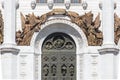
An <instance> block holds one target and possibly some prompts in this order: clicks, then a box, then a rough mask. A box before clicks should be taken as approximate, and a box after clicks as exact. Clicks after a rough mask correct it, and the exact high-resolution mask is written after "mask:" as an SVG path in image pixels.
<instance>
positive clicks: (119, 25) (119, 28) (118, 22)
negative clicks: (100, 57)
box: [114, 13, 120, 44]
mask: <svg viewBox="0 0 120 80" xmlns="http://www.w3.org/2000/svg"><path fill="white" fill-rule="evenodd" d="M114 22H115V23H114V33H115V34H114V35H115V43H116V44H118V41H119V39H120V17H118V16H117V14H116V13H115V14H114Z"/></svg>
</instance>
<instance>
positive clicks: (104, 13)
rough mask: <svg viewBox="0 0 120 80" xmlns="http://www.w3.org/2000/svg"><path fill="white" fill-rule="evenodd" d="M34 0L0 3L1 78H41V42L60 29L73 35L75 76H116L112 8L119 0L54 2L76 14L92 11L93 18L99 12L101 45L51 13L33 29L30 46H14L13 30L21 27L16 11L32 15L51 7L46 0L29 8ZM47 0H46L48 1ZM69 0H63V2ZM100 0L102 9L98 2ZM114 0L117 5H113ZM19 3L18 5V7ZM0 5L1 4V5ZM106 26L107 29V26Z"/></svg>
mask: <svg viewBox="0 0 120 80" xmlns="http://www.w3.org/2000/svg"><path fill="white" fill-rule="evenodd" d="M0 1H1V2H2V0H0ZM32 1H34V0H3V2H2V4H1V5H0V9H1V10H2V14H3V16H4V18H3V19H4V42H3V44H2V45H1V46H0V51H1V58H0V61H1V74H2V79H3V80H4V79H9V80H19V79H21V80H42V79H41V55H42V50H41V47H42V43H43V42H44V40H45V38H46V37H47V36H48V35H49V34H51V33H54V32H63V33H66V34H68V35H69V36H70V37H72V38H73V40H74V42H75V44H76V61H77V64H76V66H77V69H76V70H77V71H76V80H114V79H118V74H119V72H118V70H119V68H118V67H119V49H120V41H119V43H118V45H115V43H114V27H113V26H114V12H116V13H117V14H118V15H119V14H120V11H119V10H120V1H119V0H116V1H114V0H103V1H102V0H83V1H86V2H87V4H88V6H87V9H85V10H84V9H83V7H82V4H71V3H70V6H69V9H67V8H66V7H65V4H58V5H56V4H54V3H53V4H54V5H53V9H54V8H63V9H66V10H67V11H69V10H70V11H75V12H77V13H79V15H82V14H84V13H85V12H89V11H92V13H93V14H94V18H95V17H96V15H97V14H98V13H100V14H101V15H100V18H101V21H102V25H101V27H100V29H101V30H102V31H103V45H102V46H88V42H87V38H86V36H85V34H84V32H83V31H82V29H80V28H79V27H78V26H77V25H76V24H74V23H72V22H70V21H68V20H65V19H66V18H67V19H68V17H63V16H52V17H51V18H52V20H50V21H48V22H46V23H45V24H43V25H42V26H41V30H40V31H39V32H35V33H34V35H33V37H32V40H31V43H30V46H17V45H16V42H15V31H18V30H21V19H20V12H22V13H23V14H24V15H27V14H29V13H32V12H34V14H35V15H39V16H40V15H42V14H45V13H47V12H49V11H51V9H50V8H49V6H48V4H42V3H41V4H36V6H35V8H34V9H32V8H31V2H32ZM49 1H51V0H48V2H49ZM67 1H68V3H69V0H66V2H67ZM101 2H102V10H101V9H100V8H99V3H101ZM114 2H116V4H117V6H116V9H114ZM18 4H19V7H18ZM2 5H3V6H4V8H2ZM108 29H109V30H108Z"/></svg>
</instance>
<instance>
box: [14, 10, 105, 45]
mask: <svg viewBox="0 0 120 80" xmlns="http://www.w3.org/2000/svg"><path fill="white" fill-rule="evenodd" d="M54 15H63V16H68V17H69V18H70V21H71V22H73V23H75V24H76V25H78V26H79V27H80V28H81V29H82V30H83V32H84V33H85V35H86V37H87V39H88V44H89V45H90V46H99V45H101V44H102V40H103V39H102V32H101V31H100V30H99V27H100V24H101V21H100V14H98V16H97V17H96V18H95V20H94V21H93V14H92V13H91V12H88V13H85V14H84V15H81V16H80V15H79V14H78V13H76V12H73V11H66V10H65V9H53V11H50V12H48V13H46V14H43V15H42V16H35V15H34V13H32V14H28V15H26V16H24V15H23V14H22V13H21V22H22V31H17V32H16V33H17V36H16V42H17V44H18V45H27V46H29V45H30V41H31V38H32V35H33V34H34V32H38V31H39V30H40V28H41V25H42V24H44V23H45V22H46V21H48V18H49V17H51V16H54Z"/></svg>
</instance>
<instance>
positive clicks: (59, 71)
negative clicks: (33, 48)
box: [41, 32, 76, 80]
mask: <svg viewBox="0 0 120 80" xmlns="http://www.w3.org/2000/svg"><path fill="white" fill-rule="evenodd" d="M41 59H42V60H41V61H42V62H41V63H42V66H41V67H42V68H41V74H42V75H41V80H76V45H75V42H74V40H73V39H72V38H71V37H70V36H69V35H67V34H65V33H61V32H56V33H52V34H50V35H49V36H48V37H47V38H46V39H45V40H44V42H43V45H42V56H41Z"/></svg>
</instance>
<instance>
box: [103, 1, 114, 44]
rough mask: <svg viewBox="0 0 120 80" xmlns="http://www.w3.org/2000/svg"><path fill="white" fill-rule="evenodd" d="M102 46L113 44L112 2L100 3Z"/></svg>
mask: <svg viewBox="0 0 120 80" xmlns="http://www.w3.org/2000/svg"><path fill="white" fill-rule="evenodd" d="M102 22H103V23H102V28H103V46H107V45H108V46H109V45H113V46H114V45H115V43H114V0H103V1H102Z"/></svg>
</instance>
